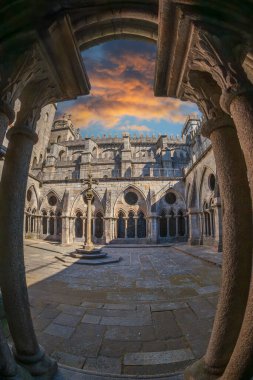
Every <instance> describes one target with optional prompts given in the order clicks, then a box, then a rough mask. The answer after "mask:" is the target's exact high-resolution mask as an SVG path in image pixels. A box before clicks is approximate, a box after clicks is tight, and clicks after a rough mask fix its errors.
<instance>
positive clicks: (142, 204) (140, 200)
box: [113, 185, 148, 216]
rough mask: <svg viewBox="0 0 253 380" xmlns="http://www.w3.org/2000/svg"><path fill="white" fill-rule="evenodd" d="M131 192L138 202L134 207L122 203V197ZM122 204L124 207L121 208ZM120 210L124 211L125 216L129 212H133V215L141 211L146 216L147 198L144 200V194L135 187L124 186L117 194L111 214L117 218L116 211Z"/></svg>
mask: <svg viewBox="0 0 253 380" xmlns="http://www.w3.org/2000/svg"><path fill="white" fill-rule="evenodd" d="M131 190H132V191H133V192H134V193H136V194H137V195H138V201H137V203H136V204H135V205H128V204H126V202H125V201H124V195H125V194H126V193H127V192H128V191H131ZM122 202H123V204H124V206H122ZM120 209H122V210H124V213H125V214H128V213H129V211H130V210H131V211H133V212H134V213H135V214H137V212H138V211H142V212H143V213H144V215H145V216H146V215H147V212H148V205H147V198H146V196H145V194H144V192H143V191H142V190H141V189H139V188H138V187H137V186H135V185H128V186H126V187H125V188H124V189H122V190H121V191H120V193H119V194H118V196H117V198H116V200H115V202H114V205H113V210H114V211H113V213H114V215H115V216H117V214H118V211H119V210H120Z"/></svg>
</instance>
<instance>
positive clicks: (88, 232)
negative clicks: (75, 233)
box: [83, 173, 99, 251]
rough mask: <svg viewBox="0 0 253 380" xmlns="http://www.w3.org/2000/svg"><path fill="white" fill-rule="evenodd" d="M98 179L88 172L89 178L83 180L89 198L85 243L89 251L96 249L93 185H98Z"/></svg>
mask: <svg viewBox="0 0 253 380" xmlns="http://www.w3.org/2000/svg"><path fill="white" fill-rule="evenodd" d="M98 183H99V182H98V181H97V180H96V179H93V178H92V174H90V173H89V174H88V179H87V180H84V181H83V184H84V185H87V189H86V191H85V196H86V199H87V224H86V242H85V244H84V249H85V250H87V251H92V250H93V249H94V244H93V242H92V239H91V217H92V215H91V202H92V199H93V198H94V195H93V191H92V189H93V188H92V185H93V184H95V185H98Z"/></svg>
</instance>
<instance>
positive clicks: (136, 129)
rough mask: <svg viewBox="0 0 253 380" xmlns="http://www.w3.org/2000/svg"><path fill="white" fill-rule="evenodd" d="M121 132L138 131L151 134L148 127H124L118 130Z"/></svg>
mask: <svg viewBox="0 0 253 380" xmlns="http://www.w3.org/2000/svg"><path fill="white" fill-rule="evenodd" d="M118 130H119V131H126V132H128V131H137V132H150V128H148V127H147V126H146V125H122V126H120V127H119V128H118Z"/></svg>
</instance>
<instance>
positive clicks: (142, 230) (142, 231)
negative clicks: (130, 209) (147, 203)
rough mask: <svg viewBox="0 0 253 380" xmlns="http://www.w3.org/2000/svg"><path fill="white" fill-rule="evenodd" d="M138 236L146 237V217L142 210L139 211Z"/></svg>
mask: <svg viewBox="0 0 253 380" xmlns="http://www.w3.org/2000/svg"><path fill="white" fill-rule="evenodd" d="M137 237H138V238H145V237H146V219H145V217H144V214H143V212H142V211H140V212H139V213H138V220H137Z"/></svg>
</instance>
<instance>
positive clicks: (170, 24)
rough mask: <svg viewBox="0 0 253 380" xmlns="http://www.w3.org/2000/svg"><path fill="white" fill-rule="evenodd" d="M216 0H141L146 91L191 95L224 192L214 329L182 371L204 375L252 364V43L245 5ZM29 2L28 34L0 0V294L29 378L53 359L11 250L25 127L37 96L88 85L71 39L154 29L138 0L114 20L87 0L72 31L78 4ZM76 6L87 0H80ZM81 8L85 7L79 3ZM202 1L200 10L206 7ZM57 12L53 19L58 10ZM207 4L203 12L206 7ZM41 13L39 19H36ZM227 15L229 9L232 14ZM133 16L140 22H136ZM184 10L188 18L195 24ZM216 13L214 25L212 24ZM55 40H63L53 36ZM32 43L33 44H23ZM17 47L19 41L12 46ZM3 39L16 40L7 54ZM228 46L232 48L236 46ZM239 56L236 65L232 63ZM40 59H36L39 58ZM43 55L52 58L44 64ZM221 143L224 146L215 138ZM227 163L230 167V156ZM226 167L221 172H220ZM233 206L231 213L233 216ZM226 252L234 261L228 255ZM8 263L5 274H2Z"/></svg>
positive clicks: (28, 135)
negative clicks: (151, 67) (150, 52)
mask: <svg viewBox="0 0 253 380" xmlns="http://www.w3.org/2000/svg"><path fill="white" fill-rule="evenodd" d="M56 3H57V2H56ZM182 3H183V5H182ZM20 4H21V6H22V9H24V10H25V9H28V7H27V2H26V1H25V0H23V1H22V2H21V3H20ZM121 4H122V2H117V1H115V2H114V5H113V7H112V8H111V9H110V10H111V12H112V14H113V11H114V12H115V14H117V12H119V11H120V10H121ZM223 4H224V7H223V6H222V5H221V2H220V1H219V2H217V1H215V2H212V4H211V3H210V2H209V4H208V3H207V2H202V4H200V3H199V2H197V3H192V2H190V1H189V2H180V1H178V2H174V1H169V0H161V1H160V2H159V12H158V3H157V1H152V2H151V5H150V8H151V9H152V11H151V15H153V14H154V18H157V19H158V13H159V30H158V57H157V70H156V79H155V93H156V95H158V96H175V97H177V98H181V97H183V98H184V99H188V100H189V99H191V100H192V99H194V101H196V103H198V104H199V105H200V107H201V109H202V111H203V112H204V114H205V121H206V123H205V125H204V128H203V133H204V134H205V135H207V136H210V138H211V140H212V143H213V149H214V152H215V155H216V161H217V163H219V166H218V176H219V184H220V191H221V196H223V199H225V200H226V203H225V206H224V207H225V211H226V212H225V216H224V225H225V229H226V230H225V236H227V238H226V240H225V241H224V268H225V270H224V275H223V284H222V290H221V296H220V301H219V304H218V311H217V315H216V319H215V324H214V329H213V333H212V336H211V340H210V343H209V347H208V351H207V354H206V356H205V358H204V359H203V360H202V361H201V362H199V363H197V364H196V365H195V366H193V367H192V368H190V369H189V370H188V371H187V372H186V378H189V379H197V380H199V379H200V378H201V379H209V378H210V377H211V378H214V379H215V378H218V377H221V378H222V379H224V380H228V379H229V380H238V379H246V378H247V379H248V378H250V376H251V375H252V372H253V370H252V363H251V361H252V358H251V352H252V347H253V339H252V334H251V329H252V309H253V306H252V292H253V290H251V293H250V297H248V291H249V284H250V277H251V255H252V241H251V238H250V236H251V235H252V203H251V199H250V188H251V194H253V182H252V181H253V165H252V149H253V133H252V124H253V107H252V84H251V83H250V82H249V80H248V79H247V77H246V74H245V71H246V73H247V74H248V75H249V77H251V74H252V68H251V65H250V62H251V60H250V54H248V55H247V56H245V54H244V56H243V52H244V50H245V49H246V47H247V44H248V41H247V37H249V41H252V32H251V30H252V28H251V23H252V20H251V17H250V12H248V9H247V8H245V9H246V11H242V10H241V4H240V2H236V4H235V6H234V11H235V12H234V13H235V14H234V15H233V14H232V12H230V9H229V7H228V4H226V2H223ZM245 4H246V6H249V5H250V2H249V1H246V2H245ZM40 5H41V7H38V8H37V7H36V12H35V10H34V9H33V8H32V9H31V10H30V9H29V12H30V13H29V14H28V17H31V15H33V12H34V14H36V18H35V19H36V20H37V25H36V27H37V28H38V29H40V33H37V31H35V26H34V23H33V22H31V23H30V22H28V23H27V22H25V21H26V20H25V19H24V17H25V15H27V14H26V12H20V14H17V13H16V11H15V4H12V3H10V2H9V3H8V4H7V3H6V4H5V6H4V7H3V9H2V11H1V12H2V15H3V25H2V26H3V28H2V32H1V35H2V40H4V49H3V51H4V52H5V57H4V58H5V64H6V67H7V69H6V68H3V71H4V70H5V71H4V75H2V76H1V78H5V79H3V80H1V135H0V138H1V141H0V142H1V143H2V137H3V136H4V134H5V131H6V128H7V126H8V125H9V124H11V123H12V122H13V119H14V117H13V109H12V107H13V104H14V102H15V100H16V99H17V98H20V99H21V103H22V106H21V111H20V113H19V114H18V118H17V121H16V123H15V127H13V128H11V129H10V132H9V133H8V137H9V139H10V144H9V148H8V151H7V154H6V159H5V164H4V170H3V175H2V180H1V185H0V202H1V209H0V230H1V231H3V234H1V237H0V247H1V252H2V253H1V256H0V267H1V287H2V292H3V298H4V302H5V307H6V312H7V317H8V321H9V325H10V331H11V334H12V338H13V341H14V343H15V359H16V361H17V362H18V363H19V364H23V366H24V367H25V368H26V369H28V370H29V372H30V373H31V374H32V375H38V376H39V375H43V374H45V373H47V374H48V376H49V377H50V376H51V377H52V376H53V374H54V373H55V371H56V363H55V362H53V361H51V360H50V359H49V358H48V357H47V356H46V355H45V354H44V352H43V350H42V349H41V348H40V347H39V345H38V342H37V338H36V336H35V334H34V330H33V325H32V320H31V315H30V311H29V302H28V297H27V290H26V282H25V271H24V263H23V251H22V250H23V248H22V244H23V240H22V233H23V209H24V199H25V191H26V179H27V175H28V169H29V161H30V156H31V151H32V146H33V143H34V142H36V139H37V137H36V134H35V132H34V127H35V124H36V120H37V119H38V115H39V111H40V108H41V106H43V105H44V104H46V103H48V102H51V101H58V100H61V99H71V98H74V97H75V96H78V95H81V94H85V93H87V92H88V89H89V83H88V79H87V75H86V73H85V70H84V67H83V64H82V61H81V57H80V54H79V52H78V46H81V47H83V48H84V47H85V46H86V47H87V46H91V44H93V43H98V42H99V41H100V42H101V41H104V40H106V39H108V38H112V37H116V36H119V35H121V36H126V37H130V36H131V37H134V38H136V37H138V38H145V39H149V40H156V38H157V36H156V34H155V32H156V30H155V26H154V24H156V23H155V22H152V21H150V20H148V16H147V14H148V13H149V12H145V10H146V2H144V1H138V3H136V7H135V2H131V3H127V5H129V8H131V7H132V9H133V11H134V17H132V16H131V17H132V18H131V17H130V19H131V21H127V19H128V18H129V14H127V12H126V15H128V16H126V19H125V20H126V24H125V25H123V23H122V21H121V20H120V21H116V19H117V16H116V17H115V16H114V17H112V16H111V17H110V16H109V17H108V19H107V18H106V17H107V16H106V15H105V16H104V17H103V18H102V22H97V23H96V19H95V22H94V28H93V26H91V24H92V16H94V15H95V14H96V12H97V11H98V10H99V9H100V7H101V13H102V12H104V5H105V3H104V2H103V1H97V2H96V3H95V5H94V7H92V6H91V7H86V8H85V7H84V9H83V12H84V14H85V15H86V16H87V19H89V20H90V25H86V26H83V25H82V24H81V26H80V29H78V28H79V27H78V28H77V31H76V35H77V36H79V39H78V40H76V39H75V38H73V36H74V34H73V31H72V26H71V20H73V19H74V16H75V15H77V14H78V13H79V12H80V9H78V11H77V9H76V8H74V2H72V1H69V3H68V12H69V13H70V14H71V13H73V14H72V15H70V16H67V17H62V16H61V11H63V12H64V11H66V9H63V8H62V7H61V5H60V3H59V4H57V5H56V6H55V7H52V8H50V5H49V4H48V3H45V2H43V3H41V4H40ZM83 5H87V4H86V3H85V2H84V3H83ZM36 6H37V3H36ZM38 9H39V10H38ZM89 9H91V10H92V11H91V13H90V11H89ZM148 9H149V8H148ZM249 9H250V8H249ZM149 10H150V9H149ZM138 11H139V13H141V17H140V18H139V19H138V17H136V14H137V13H138ZM208 11H211V12H210V13H209V14H208ZM224 11H227V12H228V15H229V17H226V18H224V17H222V16H223V15H224V13H223V12H224ZM55 12H57V13H56V14H55ZM119 13H120V12H119ZM10 14H11V15H15V16H16V15H17V18H16V19H15V20H14V19H13V18H12V17H10ZM59 14H60V17H58V15H59ZM207 14H208V15H209V17H206V15H207ZM231 14H232V15H231ZM49 15H50V17H47V16H49ZM144 15H146V16H145V17H144ZM238 15H240V16H241V17H240V18H239V20H238V17H237V16H238ZM77 18H78V17H77ZM45 19H51V20H52V22H53V23H54V28H51V32H52V33H51V34H50V33H49V32H48V29H47V28H46V27H45V24H44V20H45ZM111 19H114V23H115V29H114V26H113V25H112V26H111V25H110V20H111ZM118 19H120V17H118ZM135 19H137V20H139V21H140V22H139V21H138V22H136V20H135ZM196 19H197V20H198V22H197V23H195V20H196ZM224 19H225V21H224ZM107 20H108V21H107ZM42 21H43V22H42ZM221 21H222V26H223V30H221V29H220V28H219V24H220V22H221ZM21 25H24V28H23V29H22V30H23V33H22V35H17V37H18V38H17V41H18V42H17V44H16V46H15V45H13V39H12V38H11V39H10V37H9V36H13V35H15V34H18V31H19V30H20V26H21ZM98 26H99V27H101V28H100V30H102V34H103V35H102V34H101V33H100V32H98V30H99V28H98V30H96V28H97V27H98ZM199 26H200V29H199ZM235 26H236V27H235ZM214 27H215V28H214ZM113 29H114V30H115V31H116V32H115V31H114V30H113ZM214 29H215V31H216V34H212V33H210V30H211V31H212V32H213V30H214ZM82 31H84V32H82ZM88 31H89V33H88ZM224 31H225V32H226V33H224ZM235 31H236V33H235ZM241 32H242V33H241ZM99 33H100V34H99ZM228 34H230V41H229V42H230V43H227V42H228V39H227V35H228ZM38 36H39V37H38ZM178 36H180V38H178ZM28 37H29V38H28ZM74 37H76V36H74ZM38 38H39V41H38ZM61 39H62V40H61ZM59 40H60V41H62V42H63V41H64V43H62V44H60V43H59ZM38 42H39V43H38ZM34 44H37V45H36V46H34ZM89 44H90V45H89ZM17 46H19V48H18V49H15V48H16V47H17ZM21 47H22V48H21ZM41 47H43V48H41ZM234 47H236V48H234ZM251 48H252V46H251ZM12 49H13V50H16V51H15V54H14V53H13V52H12ZM22 49H23V50H22ZM29 49H30V51H29ZM28 51H29V53H27V52H28ZM238 52H239V53H240V56H239V57H238V56H237V55H236V54H238ZM246 52H247V51H246ZM16 58H17V59H16ZM14 61H15V63H13V62H14ZM243 61H244V64H243V67H244V69H245V71H244V70H243V69H242V65H241V62H243ZM45 62H46V65H44V67H43V63H45ZM59 62H61V64H62V65H61V69H60V70H59V69H58V70H57V68H59V64H58V63H59ZM9 63H10V64H9ZM41 63H42V67H41V66H40V64H41ZM50 65H53V66H54V70H53V73H52V70H50ZM63 67H64V69H63V70H62V68H63ZM193 69H194V70H196V71H197V72H198V73H197V78H198V79H199V78H200V77H202V74H200V72H207V73H208V72H209V73H211V77H212V80H211V81H210V82H212V83H211V88H212V93H211V94H210V93H208V82H209V80H205V84H204V86H202V85H201V83H200V82H201V81H200V80H198V81H197V83H196V81H194V78H192V75H191V73H190V71H192V70H193ZM66 73H67V74H68V75H66ZM53 74H56V75H53ZM205 79H207V78H205ZM209 79H210V78H209ZM217 86H218V96H216V95H215V96H213V95H214V93H215V94H216V93H217V91H216V90H217ZM38 88H40V93H39V94H37V91H36V90H38ZM221 107H222V109H223V110H224V111H225V112H226V114H229V115H231V116H232V119H233V120H232V119H231V118H229V117H228V116H227V115H225V114H224V112H222V111H221ZM235 128H236V132H235ZM237 134H238V137H239V140H240V144H239V141H238V137H237ZM227 141H229V142H230V144H227ZM240 145H241V147H242V150H243V153H242V151H241V148H240ZM231 158H233V159H231ZM244 158H245V160H244ZM245 161H246V163H245ZM231 162H233V163H234V165H231ZM247 171H248V174H249V175H248V177H249V179H250V188H249V186H248V177H247ZM10 173H13V175H10ZM227 173H230V177H228V176H227ZM14 174H15V175H14ZM238 183H239V184H240V194H239V200H241V199H243V202H239V204H236V202H235V197H234V195H235V188H238V187H237V185H238ZM17 186H18V187H19V192H18V193H17V192H16V193H15V192H14V191H13V189H16V188H17ZM237 210H238V215H236V214H237ZM229 212H230V215H229V220H228V218H227V214H228V213H229ZM240 214H243V218H244V219H242V220H240V221H238V218H236V216H240ZM6 215H8V218H7V219H8V220H6ZM12 220H15V221H16V223H15V226H14V225H13V224H12V223H11V221H12ZM8 221H9V222H10V223H8ZM240 222H241V223H240ZM229 224H230V226H229ZM231 226H232V227H231ZM245 231H247V234H248V236H249V238H248V240H247V241H245V240H244V236H245ZM13 239H14V240H13ZM238 252H239V255H240V260H238ZM10 268H11V269H12V272H13V273H11V272H10ZM17 273H18V274H19V276H17ZM238 284H239V286H238ZM12 294H15V295H16V297H15V302H12V304H10V299H11V295H12ZM12 301H13V300H12ZM0 334H1V331H0ZM0 342H1V343H0V345H1V346H0V348H1V354H2V358H3V362H4V366H2V368H3V371H2V372H3V376H5V377H11V376H12V377H13V376H15V375H16V373H17V367H16V364H15V362H14V359H13V356H12V354H11V353H10V350H9V348H8V346H7V344H6V342H5V340H4V338H3V339H2V334H1V340H0Z"/></svg>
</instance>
